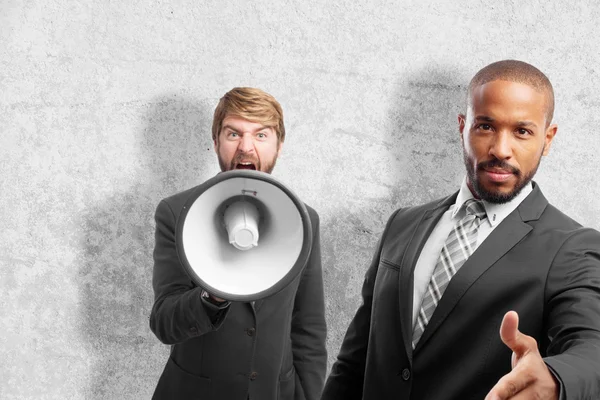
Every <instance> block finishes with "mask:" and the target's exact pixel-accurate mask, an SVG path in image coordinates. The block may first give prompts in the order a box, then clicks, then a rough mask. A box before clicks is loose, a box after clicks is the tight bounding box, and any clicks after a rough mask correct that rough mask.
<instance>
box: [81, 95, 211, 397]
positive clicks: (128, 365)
mask: <svg viewBox="0 0 600 400" xmlns="http://www.w3.org/2000/svg"><path fill="white" fill-rule="evenodd" d="M146 107H147V110H146V112H145V115H144V116H143V121H142V124H143V125H145V127H144V129H143V133H141V134H140V140H139V146H138V147H139V148H138V151H139V160H137V162H138V165H139V168H137V169H136V171H137V174H136V176H135V178H134V179H133V181H135V182H137V183H136V184H135V185H134V186H132V187H131V188H130V189H129V190H128V191H127V192H122V193H115V194H114V195H113V196H112V197H110V198H108V199H106V200H105V201H104V203H103V204H100V205H98V206H96V207H95V208H92V209H90V210H88V212H87V215H86V216H85V220H84V222H83V223H84V224H85V232H86V237H85V242H84V243H83V246H84V247H85V260H84V262H83V263H82V265H81V268H80V270H79V285H80V298H81V299H82V302H83V304H82V310H83V312H84V315H83V316H81V318H80V321H82V323H81V326H80V330H81V334H82V337H83V338H84V341H85V343H86V345H87V346H88V349H89V351H88V353H89V354H91V355H92V358H91V359H90V361H89V362H90V366H91V368H90V371H91V372H90V378H89V382H88V387H87V388H86V398H90V399H129V398H130V399H141V398H150V397H151V395H152V393H153V391H154V387H155V386H156V382H157V381H158V377H159V375H160V373H161V372H162V369H163V367H164V363H165V362H166V359H167V355H168V353H169V350H168V347H167V346H164V345H162V344H160V342H159V341H158V340H157V339H156V337H155V336H154V335H153V333H152V332H151V331H150V328H149V324H148V321H149V315H150V310H151V307H152V303H153V301H154V295H153V291H152V283H151V281H152V266H153V260H152V251H153V248H154V212H155V210H156V206H157V205H158V202H159V201H160V199H161V198H163V197H166V196H169V195H171V194H174V193H176V192H178V191H181V190H184V189H187V188H188V187H191V186H194V185H197V184H199V183H201V182H202V181H203V180H205V179H206V178H207V177H208V176H209V175H210V171H212V170H214V168H211V167H209V166H212V165H213V164H216V159H215V156H214V152H213V149H212V141H211V139H210V127H211V123H212V111H209V110H212V108H214V105H210V106H208V105H207V104H202V103H200V102H198V101H192V100H189V99H181V98H179V97H177V96H176V95H173V96H164V97H161V98H158V99H155V100H154V101H152V102H151V103H149V104H148V105H147V106H146ZM114 173H115V174H117V173H126V171H120V172H119V171H116V172H114Z"/></svg>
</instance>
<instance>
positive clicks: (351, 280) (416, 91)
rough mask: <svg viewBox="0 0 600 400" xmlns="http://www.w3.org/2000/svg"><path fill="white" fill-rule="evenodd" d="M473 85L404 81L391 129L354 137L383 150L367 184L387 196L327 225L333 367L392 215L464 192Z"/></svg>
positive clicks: (430, 74)
mask: <svg viewBox="0 0 600 400" xmlns="http://www.w3.org/2000/svg"><path fill="white" fill-rule="evenodd" d="M467 83H468V81H467V79H466V78H464V77H462V76H461V75H460V74H459V73H458V72H457V71H453V70H435V69H433V70H429V69H426V70H422V71H420V72H417V73H415V74H411V75H408V76H401V77H400V78H399V79H398V83H397V86H396V88H395V89H393V90H390V93H393V94H392V98H391V99H390V102H389V104H390V105H391V106H390V109H389V112H388V117H387V120H386V123H385V126H386V129H385V131H384V132H383V133H382V134H379V136H375V135H362V136H361V135H354V136H357V137H363V138H364V139H363V140H364V141H365V142H364V143H363V144H362V145H361V146H360V147H361V148H363V149H368V148H369V147H372V146H378V147H379V148H381V149H382V150H383V152H382V154H381V156H380V157H381V158H383V159H385V160H388V161H386V162H385V163H384V164H385V165H383V166H382V168H380V171H378V173H377V174H374V175H373V176H371V177H368V178H369V179H370V181H369V182H365V183H366V184H367V183H368V184H371V182H375V185H376V186H379V187H380V188H383V189H384V190H383V192H384V193H387V194H386V195H385V196H384V197H380V198H377V196H372V197H371V196H368V197H369V198H368V199H367V200H365V201H364V202H362V203H361V204H360V205H359V207H361V209H359V210H357V209H356V207H354V209H353V208H352V207H349V206H348V205H344V204H340V207H339V208H337V209H336V210H337V212H336V213H335V214H334V215H333V216H331V219H330V222H329V223H328V224H325V225H324V226H323V227H322V237H323V243H322V245H323V266H324V281H325V282H324V283H325V288H326V298H327V304H326V306H327V322H328V331H329V334H328V343H327V348H328V352H329V366H330V367H331V364H332V363H333V362H334V361H335V359H336V356H337V354H338V352H339V348H340V346H341V343H342V340H343V337H344V335H345V333H346V330H347V327H348V325H349V323H350V320H351V319H352V317H353V316H354V314H355V312H356V309H357V307H358V306H359V304H360V302H361V301H362V300H361V297H360V290H361V287H362V283H363V280H364V276H365V273H366V271H367V269H368V267H369V265H370V264H371V261H372V258H373V254H374V251H375V249H376V247H377V242H378V240H379V238H380V237H381V234H382V232H383V230H384V228H385V224H386V222H387V220H388V218H389V217H390V215H391V213H392V212H393V211H394V210H396V209H398V208H400V207H405V206H411V205H417V204H423V203H426V202H429V201H431V200H434V199H437V198H440V197H443V196H446V195H449V194H451V193H453V192H454V191H456V190H458V188H459V185H460V181H461V178H462V176H463V175H464V164H463V161H462V150H461V144H460V136H459V133H458V125H457V115H458V113H460V112H464V109H465V101H466V86H467ZM373 141H375V143H373ZM386 153H387V154H386ZM370 157H372V156H370ZM376 157H377V156H376ZM377 161H380V160H377ZM365 162H366V163H369V164H372V163H374V162H375V160H365ZM371 168H373V167H371ZM374 169H377V168H374Z"/></svg>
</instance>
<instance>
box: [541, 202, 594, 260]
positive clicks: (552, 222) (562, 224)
mask: <svg viewBox="0 0 600 400" xmlns="http://www.w3.org/2000/svg"><path fill="white" fill-rule="evenodd" d="M535 230H536V232H537V233H538V234H539V235H544V236H545V240H544V241H545V242H547V243H556V244H559V245H561V244H562V245H563V250H564V247H575V248H582V247H583V248H594V249H595V250H596V251H600V232H598V231H597V230H595V229H593V228H589V227H585V226H583V225H582V224H580V223H579V222H578V221H576V220H574V219H573V218H571V217H569V216H568V215H566V214H565V213H563V212H562V211H560V210H559V209H557V208H556V207H554V206H553V205H552V204H548V206H547V207H546V209H545V210H544V212H543V214H542V216H541V217H540V220H539V222H538V223H537V224H536V226H535Z"/></svg>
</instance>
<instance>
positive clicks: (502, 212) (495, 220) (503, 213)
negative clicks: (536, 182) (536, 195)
mask: <svg viewBox="0 0 600 400" xmlns="http://www.w3.org/2000/svg"><path fill="white" fill-rule="evenodd" d="M532 190H533V186H532V185H531V182H529V183H528V184H527V185H526V186H525V187H524V188H523V189H521V191H520V192H519V194H518V195H517V196H515V198H514V199H512V200H511V201H509V202H507V203H504V204H495V203H489V202H487V201H485V200H483V201H482V202H483V206H484V208H485V213H486V215H487V221H488V223H489V224H490V225H491V226H492V227H495V226H496V225H498V224H499V223H500V222H502V221H503V220H504V218H506V217H508V215H509V214H510V213H511V212H513V211H514V210H515V209H516V208H517V207H518V206H519V204H521V202H522V201H523V200H525V198H526V197H527V196H529V193H531V191H532ZM472 198H473V194H472V193H471V190H470V189H469V187H468V186H467V178H466V177H465V178H464V179H463V182H462V184H461V185H460V190H459V191H458V196H457V197H456V203H454V206H453V207H454V209H453V210H452V218H455V217H456V215H457V214H458V212H459V211H460V210H461V207H462V205H463V204H464V203H465V201H467V200H469V199H472Z"/></svg>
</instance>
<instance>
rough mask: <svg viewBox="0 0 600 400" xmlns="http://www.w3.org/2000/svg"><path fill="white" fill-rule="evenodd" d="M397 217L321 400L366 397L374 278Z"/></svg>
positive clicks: (376, 259)
mask: <svg viewBox="0 0 600 400" xmlns="http://www.w3.org/2000/svg"><path fill="white" fill-rule="evenodd" d="M396 213H397V212H396ZM395 215H396V214H394V215H392V217H391V218H390V220H389V222H388V224H387V227H386V230H385V231H384V233H383V235H382V237H381V239H380V240H379V244H378V245H377V251H376V252H375V255H374V256H373V260H372V262H371V266H370V267H369V269H368V270H367V273H366V276H365V280H364V283H363V286H362V292H361V294H362V304H361V305H360V307H359V308H358V310H357V311H356V315H355V316H354V318H353V319H352V322H351V323H350V326H349V327H348V330H347V331H346V336H345V337H344V340H343V342H342V347H341V349H340V352H339V354H338V356H337V361H336V362H335V363H334V364H333V367H332V368H331V373H330V374H329V378H328V379H327V383H326V384H325V389H324V390H323V396H322V397H321V399H322V400H338V399H344V400H360V399H362V398H363V385H364V376H365V366H366V360H367V347H368V344H369V334H370V331H371V305H372V303H373V288H374V286H375V278H376V277H377V270H378V267H379V259H380V256H381V250H382V248H383V243H384V241H385V236H386V232H387V228H389V226H390V224H391V221H392V220H393V219H394V217H395Z"/></svg>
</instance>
